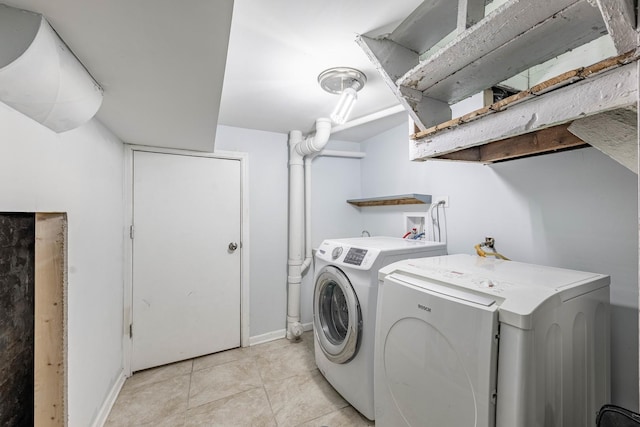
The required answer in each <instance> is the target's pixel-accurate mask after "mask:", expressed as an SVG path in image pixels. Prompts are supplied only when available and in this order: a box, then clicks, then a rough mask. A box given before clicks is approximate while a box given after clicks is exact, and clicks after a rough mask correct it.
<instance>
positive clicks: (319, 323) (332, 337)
mask: <svg viewBox="0 0 640 427" xmlns="http://www.w3.org/2000/svg"><path fill="white" fill-rule="evenodd" d="M313 322H314V331H315V334H316V337H317V340H318V343H319V344H320V348H321V349H322V352H323V353H324V354H325V355H326V356H327V358H328V359H329V360H331V361H332V362H334V363H346V362H348V361H349V360H351V359H353V357H354V356H355V355H356V354H357V352H358V348H359V347H360V334H361V332H362V314H361V312H360V304H359V302H358V297H357V296H356V293H355V291H354V290H353V287H352V286H351V283H350V282H349V279H348V278H347V276H346V275H345V274H344V273H343V272H342V271H341V270H340V269H338V268H336V267H333V266H327V267H324V268H323V269H322V270H321V271H320V274H318V276H317V279H316V285H315V290H314V295H313Z"/></svg>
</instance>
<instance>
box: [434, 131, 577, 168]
mask: <svg viewBox="0 0 640 427" xmlns="http://www.w3.org/2000/svg"><path fill="white" fill-rule="evenodd" d="M567 127H568V124H563V125H559V126H553V127H550V128H546V129H541V130H539V131H536V132H531V133H527V134H524V135H518V136H514V137H512V138H507V139H503V140H501V141H494V142H491V143H489V144H485V145H480V146H478V147H471V148H467V149H465V150H460V151H455V152H453V153H449V154H444V155H442V156H437V157H435V158H436V159H442V160H462V161H469V162H481V163H493V162H499V161H504V160H512V159H518V158H522V157H529V156H534V155H538V154H545V153H550V152H557V151H565V150H569V149H574V148H581V147H587V146H588V144H587V143H585V142H584V141H582V140H581V139H580V138H578V137H577V136H575V135H573V134H572V133H571V132H569V131H568V130H567Z"/></svg>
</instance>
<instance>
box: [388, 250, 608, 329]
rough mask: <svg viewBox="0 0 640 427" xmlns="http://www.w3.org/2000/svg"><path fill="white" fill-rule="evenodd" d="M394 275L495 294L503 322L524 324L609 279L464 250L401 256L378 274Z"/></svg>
mask: <svg viewBox="0 0 640 427" xmlns="http://www.w3.org/2000/svg"><path fill="white" fill-rule="evenodd" d="M390 274H401V275H406V276H409V277H413V278H415V279H418V280H422V281H423V282H424V286H425V287H428V283H433V282H434V281H435V282H436V283H438V284H440V285H445V286H450V287H451V288H452V289H463V290H468V291H471V292H474V293H476V294H480V295H486V296H488V297H489V296H490V297H492V298H494V299H495V300H496V302H497V303H498V304H499V305H500V321H501V322H502V321H504V322H507V323H509V324H513V325H514V326H517V327H520V328H529V327H530V325H531V314H532V313H533V312H534V311H535V310H536V308H538V307H539V306H540V305H541V304H543V303H544V302H545V301H547V300H549V299H551V298H554V297H556V298H558V303H562V302H563V301H567V300H569V299H571V298H574V297H576V296H578V295H582V294H585V293H588V292H591V291H593V290H596V289H600V288H602V287H605V286H608V285H609V282H610V278H609V276H605V275H602V274H596V273H588V272H582V271H575V270H567V269H563V268H555V267H545V266H540V265H534V264H525V263H521V262H516V261H503V260H496V259H493V258H483V257H478V256H471V255H464V254H461V255H445V256H438V257H432V258H417V259H411V260H404V261H399V262H396V263H393V264H390V265H388V266H386V267H383V268H382V269H380V272H379V279H380V280H384V278H385V277H387V276H388V275H390ZM413 283H414V284H415V281H413Z"/></svg>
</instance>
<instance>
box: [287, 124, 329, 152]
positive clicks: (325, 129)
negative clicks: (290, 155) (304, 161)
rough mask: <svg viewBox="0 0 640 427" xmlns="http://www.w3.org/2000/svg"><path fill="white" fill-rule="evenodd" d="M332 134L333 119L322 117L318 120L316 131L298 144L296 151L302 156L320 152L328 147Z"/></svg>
mask: <svg viewBox="0 0 640 427" xmlns="http://www.w3.org/2000/svg"><path fill="white" fill-rule="evenodd" d="M330 135H331V120H329V119H325V118H320V119H317V120H316V132H315V134H314V135H313V136H309V137H307V138H305V139H304V140H303V141H301V142H300V143H299V144H298V145H296V151H297V152H298V154H300V155H301V156H306V155H308V154H313V153H319V152H320V151H322V150H323V149H324V147H326V145H327V142H329V136H330Z"/></svg>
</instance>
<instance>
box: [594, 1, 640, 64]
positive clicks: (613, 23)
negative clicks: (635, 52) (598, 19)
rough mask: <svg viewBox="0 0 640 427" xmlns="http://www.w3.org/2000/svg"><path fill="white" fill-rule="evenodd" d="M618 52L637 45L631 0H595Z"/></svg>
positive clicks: (633, 6)
mask: <svg viewBox="0 0 640 427" xmlns="http://www.w3.org/2000/svg"><path fill="white" fill-rule="evenodd" d="M596 2H597V3H598V8H599V9H600V12H601V13H602V17H603V19H604V22H605V24H606V26H607V31H608V32H609V35H610V36H611V38H612V39H613V43H614V45H615V47H616V50H617V51H618V53H619V54H620V53H624V52H628V51H630V50H632V49H636V48H637V46H638V32H637V31H636V26H637V23H636V11H635V5H634V2H633V0H596Z"/></svg>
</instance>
